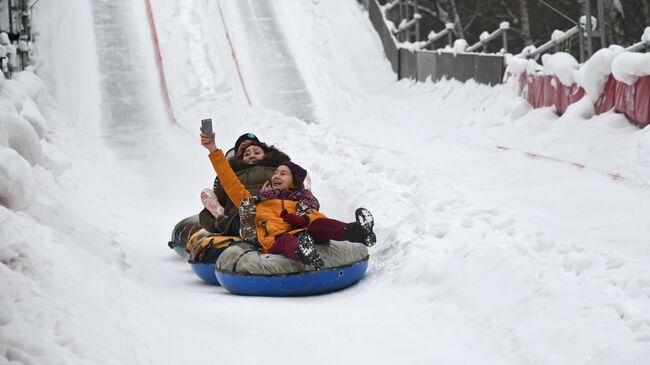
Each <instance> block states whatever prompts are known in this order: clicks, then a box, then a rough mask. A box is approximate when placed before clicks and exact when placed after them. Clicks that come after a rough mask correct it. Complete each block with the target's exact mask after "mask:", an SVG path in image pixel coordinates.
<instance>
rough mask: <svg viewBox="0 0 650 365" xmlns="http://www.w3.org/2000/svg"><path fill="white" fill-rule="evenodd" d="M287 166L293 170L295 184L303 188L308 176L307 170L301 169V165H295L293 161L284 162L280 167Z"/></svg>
mask: <svg viewBox="0 0 650 365" xmlns="http://www.w3.org/2000/svg"><path fill="white" fill-rule="evenodd" d="M282 165H284V166H286V167H288V168H289V170H291V175H292V176H293V183H294V184H295V185H297V186H299V187H301V188H302V187H303V186H304V185H303V183H304V182H305V176H307V170H305V169H303V168H302V167H300V165H298V164H296V163H293V162H291V161H287V162H283V163H281V164H280V166H282Z"/></svg>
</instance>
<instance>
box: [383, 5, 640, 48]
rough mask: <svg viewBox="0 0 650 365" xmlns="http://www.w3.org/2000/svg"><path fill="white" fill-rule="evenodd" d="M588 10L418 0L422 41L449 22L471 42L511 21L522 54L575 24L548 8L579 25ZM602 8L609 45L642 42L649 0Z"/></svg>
mask: <svg viewBox="0 0 650 365" xmlns="http://www.w3.org/2000/svg"><path fill="white" fill-rule="evenodd" d="M385 2H386V1H385V0H384V1H382V3H385ZM584 6H585V4H584V0H543V1H542V0H419V1H418V10H419V12H420V14H421V15H422V20H421V29H420V33H421V39H426V35H427V34H428V33H429V32H430V31H432V30H434V31H440V30H442V29H444V25H445V23H455V26H456V29H455V37H456V38H465V39H466V40H468V42H469V43H470V44H472V43H473V42H476V41H478V39H479V35H480V34H481V33H482V32H483V31H493V30H495V29H497V28H498V27H499V23H501V22H503V21H507V22H509V23H510V30H509V32H508V41H509V45H508V47H509V51H510V52H511V53H518V52H519V51H520V50H521V49H522V48H523V47H524V46H527V45H535V46H539V45H541V44H543V43H545V42H547V41H548V40H549V39H550V37H551V33H552V32H553V30H555V29H559V30H563V31H564V30H567V29H569V28H571V27H573V26H574V25H575V24H573V23H571V21H570V20H569V19H566V18H565V17H563V16H561V15H560V14H558V13H557V12H555V11H554V10H552V9H551V8H550V7H554V8H555V9H557V10H558V11H560V12H561V13H563V14H565V15H566V16H567V17H568V18H570V19H574V21H575V22H577V20H578V19H579V17H580V16H581V15H584ZM603 7H604V13H605V18H606V19H607V21H606V24H605V29H606V41H607V44H608V45H609V44H618V45H621V46H628V45H630V44H633V43H636V42H639V39H640V37H641V35H642V34H643V30H644V29H645V27H646V26H648V24H650V2H649V1H648V0H604V1H603ZM591 9H592V16H596V14H597V11H596V9H597V7H596V1H595V0H592V1H591ZM441 42H444V41H441ZM599 42H600V41H599V40H598V39H594V46H595V47H594V49H597V48H599V44H600V43H599ZM577 43H578V42H577V41H575V40H574V41H573V42H572V43H571V42H567V44H565V45H564V47H563V49H562V51H565V52H569V53H574V52H577V47H578V44H577ZM497 50H498V49H497Z"/></svg>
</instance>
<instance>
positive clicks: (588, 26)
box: [585, 0, 594, 59]
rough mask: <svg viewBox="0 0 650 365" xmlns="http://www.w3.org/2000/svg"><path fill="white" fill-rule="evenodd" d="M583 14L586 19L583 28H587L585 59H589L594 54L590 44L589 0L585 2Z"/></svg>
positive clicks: (591, 29)
mask: <svg viewBox="0 0 650 365" xmlns="http://www.w3.org/2000/svg"><path fill="white" fill-rule="evenodd" d="M585 13H586V18H587V19H586V23H585V27H586V28H587V59H589V58H591V55H592V54H593V53H594V48H593V45H592V44H591V41H592V38H591V33H592V31H593V28H592V26H591V0H585Z"/></svg>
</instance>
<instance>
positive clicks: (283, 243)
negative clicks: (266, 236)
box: [270, 233, 298, 261]
mask: <svg viewBox="0 0 650 365" xmlns="http://www.w3.org/2000/svg"><path fill="white" fill-rule="evenodd" d="M297 249H298V238H297V237H296V236H293V235H290V234H289V233H283V234H281V235H279V236H278V237H277V238H276V239H275V243H274V244H273V246H271V250H270V252H271V253H278V254H281V255H284V256H285V257H288V258H290V259H292V260H295V261H297V260H298V258H297V257H296V250H297Z"/></svg>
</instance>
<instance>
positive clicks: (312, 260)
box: [296, 232, 325, 270]
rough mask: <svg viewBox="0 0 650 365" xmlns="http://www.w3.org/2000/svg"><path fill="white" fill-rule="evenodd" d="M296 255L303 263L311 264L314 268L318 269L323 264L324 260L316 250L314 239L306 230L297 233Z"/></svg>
mask: <svg viewBox="0 0 650 365" xmlns="http://www.w3.org/2000/svg"><path fill="white" fill-rule="evenodd" d="M296 257H297V258H298V261H300V262H302V263H303V264H305V265H311V266H312V267H313V268H314V269H315V270H320V269H322V268H323V267H324V266H325V262H323V259H322V258H321V257H320V254H319V253H318V251H316V245H315V244H314V239H313V238H312V237H311V235H310V234H309V233H306V232H302V233H300V234H298V248H297V249H296Z"/></svg>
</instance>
